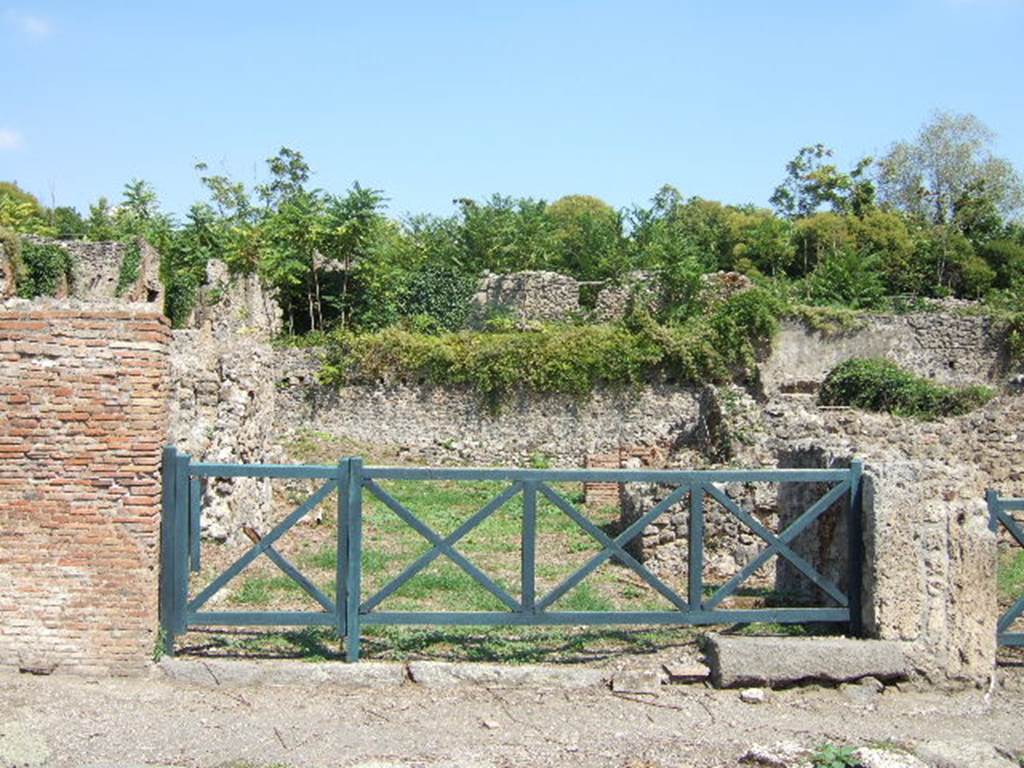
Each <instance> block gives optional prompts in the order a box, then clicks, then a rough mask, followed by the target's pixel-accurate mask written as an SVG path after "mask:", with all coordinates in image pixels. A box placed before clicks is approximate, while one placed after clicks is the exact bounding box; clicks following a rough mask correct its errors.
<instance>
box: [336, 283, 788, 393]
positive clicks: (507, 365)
mask: <svg viewBox="0 0 1024 768" xmlns="http://www.w3.org/2000/svg"><path fill="white" fill-rule="evenodd" d="M780 310H781V305H780V303H779V302H778V301H777V300H776V299H775V298H774V297H773V296H771V295H770V294H768V293H766V292H764V291H761V290H752V291H748V292H746V293H743V294H739V295H736V296H733V297H732V298H730V299H729V300H727V301H725V302H722V303H721V304H719V305H717V306H716V307H715V308H714V309H713V310H712V311H711V313H710V314H708V315H703V316H700V317H695V318H693V319H692V320H691V321H690V322H688V323H685V324H683V325H679V326H662V325H658V324H657V323H656V322H655V321H654V320H653V319H652V318H650V317H649V316H647V315H644V314H636V315H633V316H631V317H630V318H629V319H628V320H626V321H624V322H622V323H616V324H611V325H549V326H545V327H543V328H542V329H540V330H536V331H512V330H491V331H488V332H475V331H460V332H455V333H443V334H440V335H430V334H425V333H415V332H411V331H409V330H406V329H401V328H389V329H385V330H383V331H379V332H376V333H367V334H354V333H351V332H343V331H336V332H334V333H332V334H330V335H329V337H328V338H327V340H326V342H325V346H326V349H325V355H324V365H323V368H322V370H321V380H322V381H323V382H324V383H328V384H336V385H340V384H343V383H368V382H375V381H381V380H390V381H393V380H401V381H410V382H416V383H430V384H438V385H456V386H466V387H469V388H471V389H473V390H475V391H476V392H478V393H479V394H480V395H481V396H482V397H483V398H484V399H485V400H486V401H487V402H488V403H489V404H490V405H491V406H492V407H497V406H498V405H499V404H500V403H501V401H502V400H503V399H505V398H506V397H508V396H509V395H510V394H512V393H514V392H515V391H517V390H519V389H527V390H532V391H535V392H543V393H555V394H565V395H571V396H574V397H580V398H582V397H585V396H586V395H588V394H589V393H590V392H591V391H592V390H593V389H594V388H595V387H597V386H599V385H612V386H631V385H638V384H642V383H644V382H647V381H653V380H667V381H672V382H676V383H679V384H697V383H703V382H705V381H715V382H722V381H727V380H730V379H732V378H738V377H743V376H745V375H748V374H749V373H750V372H751V370H752V368H753V367H754V364H755V362H756V358H757V355H758V352H759V350H760V349H761V348H762V347H763V346H764V345H765V343H766V342H767V341H768V340H769V339H770V338H771V335H772V334H773V333H774V331H775V329H776V327H777V316H778V313H779V311H780Z"/></svg>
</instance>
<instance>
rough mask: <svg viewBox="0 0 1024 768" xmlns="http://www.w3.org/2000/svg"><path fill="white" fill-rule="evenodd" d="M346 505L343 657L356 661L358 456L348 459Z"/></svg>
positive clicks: (359, 529)
mask: <svg viewBox="0 0 1024 768" xmlns="http://www.w3.org/2000/svg"><path fill="white" fill-rule="evenodd" d="M347 506H348V509H347V510H346V515H345V527H346V529H347V530H348V547H347V552H346V566H347V567H346V577H345V658H346V660H348V661H359V640H360V638H359V599H360V593H361V591H362V570H363V460H362V459H361V458H359V457H358V456H356V457H354V458H351V459H349V471H348V505H347Z"/></svg>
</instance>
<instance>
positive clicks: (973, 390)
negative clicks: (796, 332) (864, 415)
mask: <svg viewBox="0 0 1024 768" xmlns="http://www.w3.org/2000/svg"><path fill="white" fill-rule="evenodd" d="M992 396H993V392H992V390H990V389H989V388H988V387H979V386H973V387H948V386H944V385H941V384H936V383H934V382H932V381H930V380H928V379H925V378H922V377H920V376H917V375H916V374H913V373H911V372H910V371H906V370H904V369H903V368H900V367H899V366H898V365H896V364H895V363H891V362H889V361H888V360H879V359H864V358H854V359H852V360H847V361H845V362H843V363H840V364H839V365H837V366H836V367H835V368H833V369H832V370H831V371H830V372H829V374H828V376H826V377H825V381H824V383H823V384H822V386H821V394H820V397H819V400H820V402H821V404H822V405H848V406H852V407H854V408H863V409H864V410H868V411H882V412H886V413H893V414H895V415H897V416H910V417H913V418H917V419H923V420H932V419H939V418H942V417H944V416H959V415H961V414H964V413H967V412H968V411H971V410H973V409H975V408H977V407H979V406H981V405H984V404H985V403H987V402H988V401H989V400H990V399H991V398H992Z"/></svg>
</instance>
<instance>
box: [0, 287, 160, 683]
mask: <svg viewBox="0 0 1024 768" xmlns="http://www.w3.org/2000/svg"><path fill="white" fill-rule="evenodd" d="M170 339H171V333H170V327H169V325H168V323H167V320H166V319H165V318H164V317H163V316H162V315H160V314H159V313H157V312H155V311H153V307H152V305H125V304H119V305H116V306H107V305H91V304H80V303H78V304H76V303H70V302H52V301H51V302H48V303H45V304H41V303H33V304H27V303H25V302H13V301H12V302H8V303H6V304H2V303H0V667H7V668H15V669H19V668H20V669H32V670H37V671H61V672H68V671H69V672H77V673H81V674H110V673H113V674H132V673H136V672H140V671H142V670H144V669H145V667H146V663H147V661H148V660H149V659H150V658H151V656H152V652H153V647H154V643H155V640H156V629H157V576H158V568H159V563H158V554H159V532H160V450H161V446H162V444H163V442H164V440H165V439H166V434H167V419H168V402H167V400H168V391H169V353H168V350H169V344H170Z"/></svg>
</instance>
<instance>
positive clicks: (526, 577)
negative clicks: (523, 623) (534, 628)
mask: <svg viewBox="0 0 1024 768" xmlns="http://www.w3.org/2000/svg"><path fill="white" fill-rule="evenodd" d="M521 537H522V538H521V541H520V563H519V565H520V571H519V581H520V584H521V586H522V597H521V602H522V605H523V612H524V613H533V612H534V609H535V607H536V601H537V587H536V567H537V481H536V480H525V481H523V527H522V532H521Z"/></svg>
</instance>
